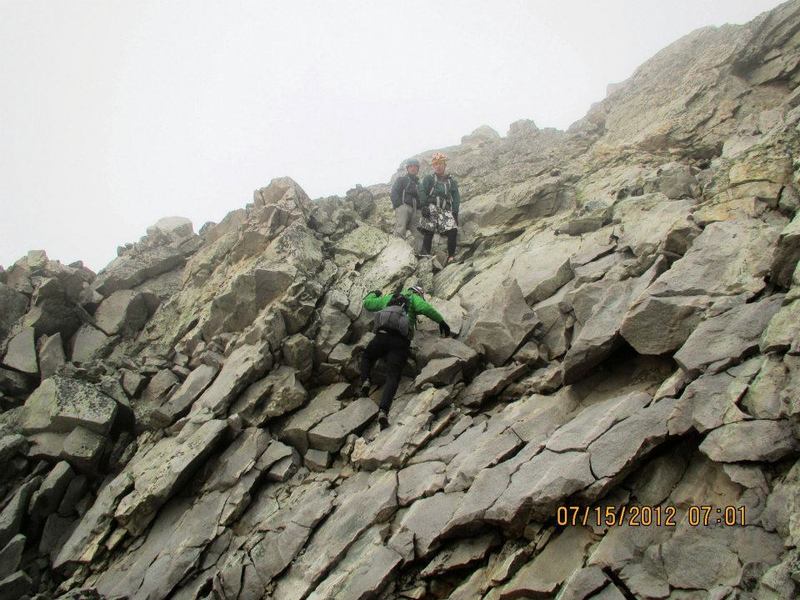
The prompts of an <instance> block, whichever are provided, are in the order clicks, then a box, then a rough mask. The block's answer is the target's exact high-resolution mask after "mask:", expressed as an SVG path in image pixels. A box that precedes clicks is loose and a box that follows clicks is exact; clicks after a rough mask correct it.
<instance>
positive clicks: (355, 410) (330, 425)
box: [308, 398, 378, 452]
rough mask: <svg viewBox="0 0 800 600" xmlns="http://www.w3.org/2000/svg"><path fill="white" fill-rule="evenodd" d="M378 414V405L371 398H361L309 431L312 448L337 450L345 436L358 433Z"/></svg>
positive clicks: (309, 441)
mask: <svg viewBox="0 0 800 600" xmlns="http://www.w3.org/2000/svg"><path fill="white" fill-rule="evenodd" d="M377 414H378V406H377V405H376V404H375V403H374V402H373V401H372V400H370V399H369V398H359V399H358V400H355V401H353V402H351V403H350V404H348V405H347V406H346V407H345V408H344V409H342V410H340V411H339V412H336V413H333V414H332V415H329V416H327V417H325V418H324V419H322V421H321V422H320V423H319V424H318V425H316V426H315V427H314V428H313V429H311V430H310V431H309V432H308V443H309V445H310V446H311V447H312V448H317V449H319V450H327V451H329V452H336V451H338V450H339V448H341V447H342V444H344V440H345V438H346V437H347V436H348V435H350V434H351V433H357V432H359V431H361V429H362V428H363V427H364V426H366V424H367V423H369V422H370V421H371V420H372V419H373V418H374V417H375V415H377Z"/></svg>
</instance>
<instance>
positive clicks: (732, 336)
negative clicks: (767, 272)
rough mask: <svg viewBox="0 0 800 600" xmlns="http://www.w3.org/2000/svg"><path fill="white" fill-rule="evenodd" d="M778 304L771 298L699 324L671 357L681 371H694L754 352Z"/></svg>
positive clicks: (780, 298) (728, 361)
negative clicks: (673, 357)
mask: <svg viewBox="0 0 800 600" xmlns="http://www.w3.org/2000/svg"><path fill="white" fill-rule="evenodd" d="M782 300H783V298H782V297H781V296H780V295H777V296H771V297H769V298H767V299H765V300H762V301H761V302H755V303H752V304H745V305H743V306H737V307H734V308H732V309H731V310H729V311H728V312H725V313H723V314H721V315H719V316H718V317H713V318H711V319H707V320H705V321H703V322H702V323H700V325H699V326H698V327H697V329H695V331H694V332H693V333H692V334H691V335H690V336H689V338H688V339H687V340H686V343H684V345H683V346H682V347H681V349H680V350H678V352H676V353H675V360H676V361H677V363H678V364H679V365H680V366H681V367H682V368H683V369H684V370H686V371H697V370H701V369H703V368H706V367H708V366H709V365H715V366H716V365H726V364H729V363H730V362H732V361H736V360H738V359H740V358H741V357H743V356H745V355H746V354H747V353H750V352H752V351H754V350H756V349H757V348H758V346H759V342H760V341H761V334H762V332H763V331H764V328H765V327H766V326H767V324H768V323H769V321H770V319H772V317H773V315H774V314H775V313H776V312H778V309H780V306H781V301H782Z"/></svg>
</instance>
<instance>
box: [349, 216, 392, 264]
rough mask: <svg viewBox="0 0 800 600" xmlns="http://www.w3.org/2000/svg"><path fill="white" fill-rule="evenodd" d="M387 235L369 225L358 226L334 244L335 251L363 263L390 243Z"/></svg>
mask: <svg viewBox="0 0 800 600" xmlns="http://www.w3.org/2000/svg"><path fill="white" fill-rule="evenodd" d="M390 239H391V238H390V237H389V235H388V234H386V233H384V232H383V231H381V230H380V229H376V228H375V227H371V226H370V225H366V224H364V225H359V226H358V227H356V228H355V229H354V230H353V231H351V232H350V233H348V234H347V235H346V236H344V237H343V238H342V239H341V240H339V241H338V242H337V243H336V251H337V252H341V253H344V254H349V255H352V256H354V257H355V258H356V259H357V260H358V261H360V262H363V261H364V260H368V259H370V258H373V257H375V256H377V255H378V254H379V253H380V252H381V250H383V249H384V248H385V247H386V246H387V245H388V244H389V241H390Z"/></svg>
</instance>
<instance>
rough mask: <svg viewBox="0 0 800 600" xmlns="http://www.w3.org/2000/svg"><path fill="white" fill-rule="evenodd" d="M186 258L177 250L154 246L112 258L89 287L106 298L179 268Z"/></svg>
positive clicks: (169, 247) (170, 247)
mask: <svg viewBox="0 0 800 600" xmlns="http://www.w3.org/2000/svg"><path fill="white" fill-rule="evenodd" d="M185 261H186V258H185V256H184V254H183V253H182V252H181V251H180V249H179V248H175V247H172V246H156V247H152V248H147V249H143V250H141V251H139V252H136V253H131V254H125V255H123V256H119V257H117V258H115V259H114V260H113V261H111V263H110V264H109V265H108V266H107V267H106V268H105V269H103V270H102V271H101V272H100V274H99V275H98V276H97V279H95V281H94V284H93V287H94V289H96V290H97V291H98V292H100V293H101V294H102V295H103V296H105V297H108V296H110V295H111V294H113V293H114V292H116V291H117V290H129V289H132V288H134V287H136V286H137V285H139V284H140V283H142V282H144V281H146V280H148V279H151V278H153V277H156V276H158V275H161V274H162V273H166V272H168V271H172V270H173V269H176V268H178V267H181V266H183V264H184V262H185Z"/></svg>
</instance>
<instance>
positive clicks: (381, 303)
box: [363, 292, 392, 312]
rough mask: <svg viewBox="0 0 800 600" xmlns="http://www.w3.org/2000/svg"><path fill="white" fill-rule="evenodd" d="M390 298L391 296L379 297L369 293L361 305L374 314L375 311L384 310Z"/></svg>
mask: <svg viewBox="0 0 800 600" xmlns="http://www.w3.org/2000/svg"><path fill="white" fill-rule="evenodd" d="M391 298H392V295H391V294H383V295H381V296H379V295H377V294H376V293H375V292H370V293H369V294H367V295H366V296H364V302H363V305H364V308H366V309H367V310H368V311H370V312H375V311H376V310H383V309H384V308H386V305H387V304H388V303H389V300H391Z"/></svg>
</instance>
